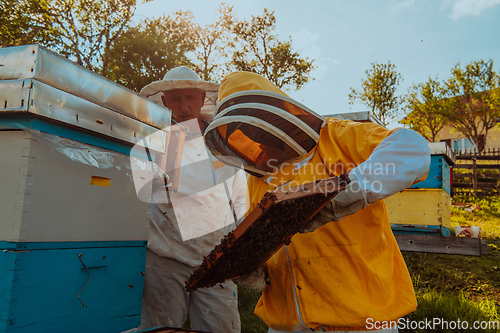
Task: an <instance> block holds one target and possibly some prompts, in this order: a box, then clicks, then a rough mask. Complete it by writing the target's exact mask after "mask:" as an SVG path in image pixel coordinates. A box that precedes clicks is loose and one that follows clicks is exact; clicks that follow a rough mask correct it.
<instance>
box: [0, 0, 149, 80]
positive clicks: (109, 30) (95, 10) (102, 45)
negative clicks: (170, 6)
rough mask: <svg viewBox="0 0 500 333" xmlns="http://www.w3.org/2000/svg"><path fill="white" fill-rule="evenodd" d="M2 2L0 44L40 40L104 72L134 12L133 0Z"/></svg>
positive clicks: (105, 72)
mask: <svg viewBox="0 0 500 333" xmlns="http://www.w3.org/2000/svg"><path fill="white" fill-rule="evenodd" d="M147 1H150V0H145V2H147ZM4 6H5V8H6V10H7V13H8V14H7V15H8V17H9V18H8V19H6V20H3V22H2V23H1V30H0V38H1V42H2V46H7V45H9V46H11V45H21V44H27V43H41V44H42V45H44V46H47V47H49V48H51V49H53V50H54V51H56V52H58V53H60V54H62V55H64V56H66V57H68V58H70V59H72V60H74V61H76V62H77V63H78V64H80V65H82V66H85V67H86V68H88V69H90V70H93V71H95V72H100V73H101V74H103V75H106V74H107V71H108V64H109V50H110V48H111V44H112V43H113V42H114V41H115V40H116V38H118V36H119V35H120V34H121V33H122V32H123V30H124V28H125V26H126V24H127V23H129V22H130V20H131V18H132V16H133V15H134V12H135V6H136V0H21V1H16V0H14V1H12V0H5V3H2V7H4ZM2 9H3V8H2ZM3 15H5V12H3V14H2V16H3ZM2 18H3V17H2Z"/></svg>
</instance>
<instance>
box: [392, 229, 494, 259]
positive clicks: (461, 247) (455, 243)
mask: <svg viewBox="0 0 500 333" xmlns="http://www.w3.org/2000/svg"><path fill="white" fill-rule="evenodd" d="M394 236H395V237H396V241H397V242H398V245H399V249H400V250H401V251H404V252H424V253H441V254H458V255H467V256H481V255H485V254H488V245H487V241H486V239H481V238H468V237H444V236H426V235H409V234H395V235H394Z"/></svg>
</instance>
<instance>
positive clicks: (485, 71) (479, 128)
mask: <svg viewBox="0 0 500 333" xmlns="http://www.w3.org/2000/svg"><path fill="white" fill-rule="evenodd" d="M445 84H446V95H445V96H446V97H447V98H448V99H447V103H446V108H445V109H444V112H443V115H444V116H445V117H446V119H447V120H448V121H449V122H450V124H451V125H452V126H453V128H454V129H455V130H457V131H458V132H460V133H461V134H463V135H464V136H465V137H467V138H469V139H470V140H471V141H473V142H475V143H476V146H477V147H478V148H479V150H480V151H481V150H482V149H483V148H484V145H483V144H482V141H483V140H484V138H486V137H487V135H488V132H489V130H490V129H492V128H493V127H494V126H496V125H497V123H496V122H495V120H496V119H497V118H499V117H500V77H499V75H498V74H497V72H495V71H494V70H493V60H491V59H490V60H489V61H484V60H483V59H481V60H479V61H473V62H471V63H470V64H467V65H466V66H465V68H462V67H461V65H460V63H458V64H456V65H455V66H454V67H453V68H452V70H451V77H450V78H448V80H447V81H446V82H445ZM483 142H484V141H483Z"/></svg>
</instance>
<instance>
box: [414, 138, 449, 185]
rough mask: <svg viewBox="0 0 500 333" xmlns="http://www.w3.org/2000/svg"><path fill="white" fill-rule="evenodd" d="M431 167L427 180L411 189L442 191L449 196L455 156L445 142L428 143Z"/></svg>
mask: <svg viewBox="0 0 500 333" xmlns="http://www.w3.org/2000/svg"><path fill="white" fill-rule="evenodd" d="M429 148H430V149H431V165H430V168H429V174H428V175H427V178H426V179H425V180H424V181H422V182H420V183H417V184H415V185H413V186H411V188H435V189H442V190H444V191H445V192H446V193H448V194H449V195H451V174H452V170H451V169H452V167H453V166H454V165H455V162H456V156H455V153H454V152H453V151H452V150H451V148H450V146H448V145H447V144H446V142H430V143H429Z"/></svg>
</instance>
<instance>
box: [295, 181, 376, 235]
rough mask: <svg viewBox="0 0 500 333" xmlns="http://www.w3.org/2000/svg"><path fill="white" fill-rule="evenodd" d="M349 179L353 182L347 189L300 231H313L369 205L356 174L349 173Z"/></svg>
mask: <svg viewBox="0 0 500 333" xmlns="http://www.w3.org/2000/svg"><path fill="white" fill-rule="evenodd" d="M349 179H350V180H351V182H350V183H349V185H347V187H346V189H345V190H343V191H341V192H340V193H338V194H337V195H336V196H335V197H334V198H333V199H332V201H330V202H329V203H328V204H327V205H326V206H325V207H324V208H323V209H322V210H320V211H319V212H318V214H316V215H315V216H314V217H313V218H312V220H311V221H309V222H308V223H306V224H305V225H304V226H303V227H302V228H301V230H300V231H299V232H300V233H307V232H313V231H314V230H316V229H318V228H319V227H321V226H323V225H325V224H327V223H329V222H332V221H340V220H342V219H343V218H344V217H346V216H349V215H351V214H354V213H356V212H357V211H358V210H361V209H363V208H365V207H366V206H368V202H367V200H366V196H365V193H364V191H363V189H362V188H361V184H360V183H359V181H358V179H357V178H356V176H354V175H349Z"/></svg>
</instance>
